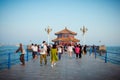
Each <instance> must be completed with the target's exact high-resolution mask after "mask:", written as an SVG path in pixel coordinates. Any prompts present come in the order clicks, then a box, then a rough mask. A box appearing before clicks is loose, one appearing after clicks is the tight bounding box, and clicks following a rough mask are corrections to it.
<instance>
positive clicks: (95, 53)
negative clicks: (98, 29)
mask: <svg viewBox="0 0 120 80" xmlns="http://www.w3.org/2000/svg"><path fill="white" fill-rule="evenodd" d="M94 52H95V59H96V55H97V54H96V48H95V49H94Z"/></svg>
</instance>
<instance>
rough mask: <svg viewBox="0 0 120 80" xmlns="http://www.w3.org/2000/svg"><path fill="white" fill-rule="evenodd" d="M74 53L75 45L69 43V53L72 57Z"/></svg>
mask: <svg viewBox="0 0 120 80" xmlns="http://www.w3.org/2000/svg"><path fill="white" fill-rule="evenodd" d="M72 53H73V46H71V44H69V46H68V55H69V56H70V57H72Z"/></svg>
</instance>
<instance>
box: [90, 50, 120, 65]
mask: <svg viewBox="0 0 120 80" xmlns="http://www.w3.org/2000/svg"><path fill="white" fill-rule="evenodd" d="M89 53H90V55H91V53H94V57H95V59H96V58H97V57H99V58H101V59H102V60H104V62H105V63H107V62H111V63H115V64H120V57H119V56H120V53H116V52H111V51H106V52H100V53H98V52H97V50H96V49H95V50H94V51H93V52H91V51H90V52H89Z"/></svg>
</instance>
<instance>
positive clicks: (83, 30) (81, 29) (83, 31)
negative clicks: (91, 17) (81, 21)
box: [80, 26, 88, 45]
mask: <svg viewBox="0 0 120 80" xmlns="http://www.w3.org/2000/svg"><path fill="white" fill-rule="evenodd" d="M80 31H82V33H83V45H85V33H86V32H87V31H88V29H87V28H85V26H83V28H80Z"/></svg>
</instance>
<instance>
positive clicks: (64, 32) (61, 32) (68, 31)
mask: <svg viewBox="0 0 120 80" xmlns="http://www.w3.org/2000/svg"><path fill="white" fill-rule="evenodd" d="M66 33H69V34H73V35H77V33H75V32H73V31H71V30H68V29H67V28H66V27H65V29H63V30H61V31H59V32H56V33H55V35H58V34H66Z"/></svg>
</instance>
